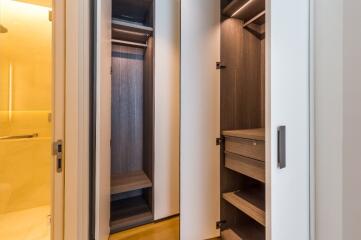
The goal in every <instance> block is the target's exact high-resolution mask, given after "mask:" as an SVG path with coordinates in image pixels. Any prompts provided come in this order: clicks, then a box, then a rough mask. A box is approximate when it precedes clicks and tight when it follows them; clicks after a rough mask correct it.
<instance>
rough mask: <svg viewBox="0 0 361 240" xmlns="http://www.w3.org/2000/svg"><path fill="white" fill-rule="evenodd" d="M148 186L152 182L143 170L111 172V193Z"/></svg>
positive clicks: (150, 185)
mask: <svg viewBox="0 0 361 240" xmlns="http://www.w3.org/2000/svg"><path fill="white" fill-rule="evenodd" d="M149 187H152V182H151V181H150V179H149V178H148V176H147V175H146V174H145V173H144V172H143V171H136V172H130V173H119V174H112V180H111V193H112V194H118V193H124V192H129V191H134V190H138V189H143V188H149Z"/></svg>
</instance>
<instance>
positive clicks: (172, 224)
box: [109, 217, 179, 240]
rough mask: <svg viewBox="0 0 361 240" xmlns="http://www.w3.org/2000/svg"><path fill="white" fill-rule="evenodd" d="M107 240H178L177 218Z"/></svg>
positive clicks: (115, 235) (131, 230)
mask: <svg viewBox="0 0 361 240" xmlns="http://www.w3.org/2000/svg"><path fill="white" fill-rule="evenodd" d="M109 240H179V217H174V218H171V219H168V220H165V221H162V222H158V223H151V224H147V225H144V226H141V227H137V228H134V229H130V230H127V231H123V232H121V233H116V234H113V235H111V236H110V238H109Z"/></svg>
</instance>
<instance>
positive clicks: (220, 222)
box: [216, 220, 226, 229]
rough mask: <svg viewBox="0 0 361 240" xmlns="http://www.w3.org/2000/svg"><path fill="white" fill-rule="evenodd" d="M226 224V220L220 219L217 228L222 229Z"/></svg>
mask: <svg viewBox="0 0 361 240" xmlns="http://www.w3.org/2000/svg"><path fill="white" fill-rule="evenodd" d="M225 224H226V221H225V220H221V221H218V222H216V228H217V229H221V228H223V226H224V225H225Z"/></svg>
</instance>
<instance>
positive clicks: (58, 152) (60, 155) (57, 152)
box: [53, 140, 63, 173]
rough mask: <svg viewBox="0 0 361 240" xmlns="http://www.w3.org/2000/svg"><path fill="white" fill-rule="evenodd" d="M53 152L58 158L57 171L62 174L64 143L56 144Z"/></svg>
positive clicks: (60, 141) (58, 142)
mask: <svg viewBox="0 0 361 240" xmlns="http://www.w3.org/2000/svg"><path fill="white" fill-rule="evenodd" d="M53 149H54V150H53V152H54V155H55V157H56V163H55V164H56V171H57V172H58V173H61V172H62V171H63V141H62V140H58V141H56V142H55V143H54V146H53Z"/></svg>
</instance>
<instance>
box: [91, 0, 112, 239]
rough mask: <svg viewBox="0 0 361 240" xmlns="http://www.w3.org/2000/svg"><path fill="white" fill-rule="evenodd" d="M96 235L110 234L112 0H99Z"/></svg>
mask: <svg viewBox="0 0 361 240" xmlns="http://www.w3.org/2000/svg"><path fill="white" fill-rule="evenodd" d="M96 19H97V21H96V24H97V37H96V42H97V48H96V57H97V58H96V65H97V75H96V89H97V99H96V111H97V112H96V123H97V125H96V129H97V130H96V163H95V164H96V173H95V175H96V176H95V177H96V184H95V196H96V197H95V239H96V240H105V239H108V236H109V221H110V131H111V110H110V107H111V19H112V18H111V0H98V1H97V16H96Z"/></svg>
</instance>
